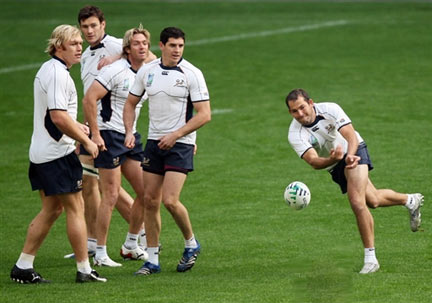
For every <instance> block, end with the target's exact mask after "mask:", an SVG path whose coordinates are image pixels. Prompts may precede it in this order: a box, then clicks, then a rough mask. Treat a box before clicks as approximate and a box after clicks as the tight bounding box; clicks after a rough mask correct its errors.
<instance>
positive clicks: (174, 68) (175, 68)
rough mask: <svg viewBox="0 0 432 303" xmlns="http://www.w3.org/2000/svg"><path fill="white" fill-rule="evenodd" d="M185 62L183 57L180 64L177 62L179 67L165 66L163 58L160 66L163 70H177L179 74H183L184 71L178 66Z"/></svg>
mask: <svg viewBox="0 0 432 303" xmlns="http://www.w3.org/2000/svg"><path fill="white" fill-rule="evenodd" d="M182 61H183V57H181V58H180V60H179V62H177V65H176V66H165V65H164V64H163V63H162V58H161V59H160V64H159V66H160V67H161V68H162V69H166V70H177V71H179V72H183V71H182V70H181V68H180V67H179V66H178V65H179V64H180V62H182Z"/></svg>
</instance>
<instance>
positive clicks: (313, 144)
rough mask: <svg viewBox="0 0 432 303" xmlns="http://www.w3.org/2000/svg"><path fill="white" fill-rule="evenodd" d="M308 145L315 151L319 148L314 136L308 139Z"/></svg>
mask: <svg viewBox="0 0 432 303" xmlns="http://www.w3.org/2000/svg"><path fill="white" fill-rule="evenodd" d="M309 143H310V144H311V145H312V146H313V148H315V149H317V148H318V147H319V143H318V140H317V138H315V136H312V135H311V136H310V137H309Z"/></svg>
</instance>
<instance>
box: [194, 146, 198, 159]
mask: <svg viewBox="0 0 432 303" xmlns="http://www.w3.org/2000/svg"><path fill="white" fill-rule="evenodd" d="M197 150H198V145H196V144H195V145H194V152H193V154H194V156H195V155H196V153H197Z"/></svg>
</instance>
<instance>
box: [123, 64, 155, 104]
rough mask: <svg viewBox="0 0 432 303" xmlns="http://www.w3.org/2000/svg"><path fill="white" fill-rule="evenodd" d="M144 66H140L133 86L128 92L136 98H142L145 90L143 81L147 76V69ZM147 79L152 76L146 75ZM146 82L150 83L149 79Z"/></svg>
mask: <svg viewBox="0 0 432 303" xmlns="http://www.w3.org/2000/svg"><path fill="white" fill-rule="evenodd" d="M145 67H146V66H145V65H144V66H142V67H141V68H140V69H139V70H138V72H137V75H136V77H135V81H134V84H133V85H132V87H131V89H130V90H129V93H131V94H132V95H134V96H137V97H140V98H141V97H143V96H144V93H145V92H146V90H145V81H146V75H147V72H146V71H147V69H146V68H145ZM148 77H152V75H151V74H150V75H148ZM148 81H151V80H150V79H149V80H148Z"/></svg>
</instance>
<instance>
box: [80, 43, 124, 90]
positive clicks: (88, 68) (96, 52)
mask: <svg viewBox="0 0 432 303" xmlns="http://www.w3.org/2000/svg"><path fill="white" fill-rule="evenodd" d="M122 45H123V40H122V39H118V38H115V37H113V36H110V35H105V36H104V37H103V39H102V40H101V42H100V43H99V44H98V45H96V46H94V47H92V46H89V47H87V48H86V50H85V51H84V53H83V54H82V56H81V80H82V82H83V85H84V94H85V93H86V92H87V90H88V88H89V87H90V85H92V83H93V80H94V79H95V78H96V76H97V75H98V74H99V70H98V69H97V66H98V63H99V61H100V60H101V59H102V58H104V57H109V56H114V55H119V54H121V53H122V49H123V46H122Z"/></svg>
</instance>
